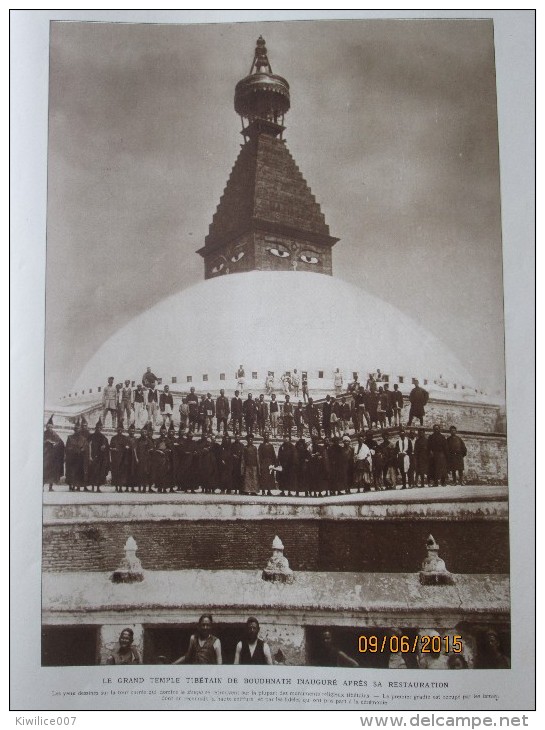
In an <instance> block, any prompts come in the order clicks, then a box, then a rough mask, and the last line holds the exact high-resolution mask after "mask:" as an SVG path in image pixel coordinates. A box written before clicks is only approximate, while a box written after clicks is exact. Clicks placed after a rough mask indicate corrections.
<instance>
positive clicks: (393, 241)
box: [46, 20, 504, 401]
mask: <svg viewBox="0 0 545 730" xmlns="http://www.w3.org/2000/svg"><path fill="white" fill-rule="evenodd" d="M260 34H262V35H263V36H264V37H265V39H266V41H267V48H268V51H269V60H270V62H271V65H272V68H273V71H274V72H275V73H278V74H280V75H282V76H285V77H286V78H287V80H288V81H289V83H290V88H291V98H292V108H291V110H290V112H289V113H288V114H287V116H286V126H287V130H286V133H285V139H286V141H287V144H288V147H289V149H290V152H291V153H292V155H293V157H294V158H295V160H296V162H297V164H298V166H299V167H300V169H301V171H302V173H303V175H304V177H305V178H306V179H307V181H308V183H309V185H310V186H311V188H312V191H313V193H314V194H315V196H316V199H317V201H318V202H319V203H320V205H321V207H322V211H323V212H324V214H325V217H326V222H327V223H328V224H329V226H330V232H331V235H333V236H336V237H338V238H340V239H341V240H340V241H339V243H338V244H337V245H336V246H335V248H334V251H333V273H334V276H337V277H339V278H342V279H344V280H346V281H349V282H351V283H354V284H357V285H359V286H361V287H363V288H365V289H366V290H367V291H368V292H370V293H371V294H374V295H376V296H379V297H382V298H383V299H385V300H387V301H389V302H391V303H392V304H394V305H395V306H397V307H399V308H400V309H402V310H403V311H405V312H406V313H407V314H409V315H410V316H412V317H413V318H414V319H416V320H417V321H419V322H420V323H421V324H422V325H423V326H424V327H426V328H427V329H429V330H430V331H431V332H432V333H433V334H434V335H435V336H437V337H439V338H440V339H442V340H443V341H444V342H445V343H446V344H447V345H448V346H449V347H450V349H451V350H452V351H453V353H454V354H455V355H456V356H457V357H458V358H459V359H460V361H461V362H462V363H463V364H464V365H465V366H466V367H467V368H468V369H469V370H470V371H471V372H472V373H473V374H474V376H475V378H476V380H477V381H478V383H479V384H481V385H482V386H483V387H485V388H489V389H491V390H496V389H498V388H503V378H504V356H503V307H502V269H501V231H500V202H499V168H498V139H497V124H496V96H495V76H494V46H493V27H492V23H491V22H490V21H475V20H440V21H438V20H431V21H430V20H371V21H344V22H342V21H341V22H326V21H315V22H304V21H299V22H292V23H271V22H269V23H244V24H233V25H221V26H219V25H210V26H205V25H201V26H182V25H144V24H143V25H131V24H101V23H53V24H52V26H51V53H50V113H49V161H48V224H47V291H46V401H47V400H50V399H52V398H55V397H56V396H58V395H61V394H64V393H66V392H67V391H68V390H69V389H70V387H71V385H72V384H73V382H74V381H75V380H76V378H77V376H78V374H79V372H80V371H81V369H82V368H83V366H84V365H85V363H86V362H87V360H88V359H89V358H90V357H91V356H92V355H93V354H94V352H95V351H96V350H97V349H98V347H99V346H100V345H101V344H102V343H103V342H104V340H105V339H106V338H107V337H109V336H110V335H112V334H113V333H114V332H115V331H116V330H117V329H118V328H119V327H121V326H122V325H124V324H125V323H127V322H128V321H129V320H130V319H132V318H133V317H134V316H136V315H137V314H139V313H141V312H142V311H144V310H146V309H148V308H149V307H150V306H152V305H154V304H156V303H157V302H158V301H159V300H161V299H162V298H164V297H165V296H168V295H170V294H173V293H175V292H177V291H179V290H181V289H183V288H186V287H187V286H190V285H191V284H193V283H196V282H198V281H201V280H202V278H203V262H202V259H201V257H200V256H198V255H196V254H195V253H194V252H195V250H196V249H198V248H200V247H201V246H202V245H203V243H204V237H205V235H206V234H207V232H208V226H209V224H210V221H211V219H212V215H213V213H214V211H215V209H216V206H217V204H218V202H219V198H220V196H221V194H222V192H223V189H224V187H225V184H226V181H227V178H228V176H229V173H230V171H231V168H232V166H233V164H234V162H235V159H236V157H237V154H238V151H239V147H240V143H241V142H242V137H241V135H240V134H239V130H240V120H239V119H238V117H237V115H236V114H235V112H234V110H233V94H234V87H235V84H236V82H237V81H238V80H239V79H240V78H242V77H243V76H245V75H247V73H248V71H249V69H250V65H251V62H252V58H253V50H254V47H255V41H256V38H257V37H258V36H259V35H260ZM294 306H296V302H295V304H294ZM339 307H340V311H341V310H342V302H339ZM380 326H381V323H380V322H378V323H377V327H380ZM371 336H372V335H371ZM415 347H417V344H415Z"/></svg>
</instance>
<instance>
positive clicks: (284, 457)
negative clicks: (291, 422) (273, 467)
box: [277, 435, 297, 496]
mask: <svg viewBox="0 0 545 730" xmlns="http://www.w3.org/2000/svg"><path fill="white" fill-rule="evenodd" d="M278 464H279V466H281V467H282V471H279V472H278V476H277V478H278V486H279V487H280V489H281V490H282V492H283V494H284V495H285V496H288V495H289V493H290V491H296V489H297V474H296V452H295V444H293V443H292V442H291V440H290V438H289V436H287V435H285V436H284V441H283V443H281V444H280V447H279V449H278Z"/></svg>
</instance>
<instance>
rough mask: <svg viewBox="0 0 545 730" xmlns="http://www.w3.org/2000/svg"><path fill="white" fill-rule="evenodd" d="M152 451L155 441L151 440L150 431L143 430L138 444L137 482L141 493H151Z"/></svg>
mask: <svg viewBox="0 0 545 730" xmlns="http://www.w3.org/2000/svg"><path fill="white" fill-rule="evenodd" d="M152 449H153V439H151V438H150V435H149V433H148V431H147V430H146V429H145V428H143V429H141V431H140V438H139V439H138V440H137V442H136V458H137V466H136V473H137V478H136V480H137V484H138V488H139V491H140V492H149V491H151V482H150V461H151V451H152Z"/></svg>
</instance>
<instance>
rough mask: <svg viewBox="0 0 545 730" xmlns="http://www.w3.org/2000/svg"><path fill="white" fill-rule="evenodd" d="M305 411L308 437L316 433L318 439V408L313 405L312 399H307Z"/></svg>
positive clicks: (319, 434) (319, 432) (319, 433)
mask: <svg viewBox="0 0 545 730" xmlns="http://www.w3.org/2000/svg"><path fill="white" fill-rule="evenodd" d="M305 411H306V416H307V425H308V432H309V435H310V436H312V434H313V433H314V432H315V431H316V434H317V436H318V438H320V436H321V431H320V411H319V410H318V407H317V406H316V405H315V404H314V400H313V399H312V398H309V399H308V403H307V405H306V407H305Z"/></svg>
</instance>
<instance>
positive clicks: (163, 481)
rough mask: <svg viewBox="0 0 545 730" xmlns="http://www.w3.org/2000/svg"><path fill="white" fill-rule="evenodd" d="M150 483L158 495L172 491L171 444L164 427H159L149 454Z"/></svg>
mask: <svg viewBox="0 0 545 730" xmlns="http://www.w3.org/2000/svg"><path fill="white" fill-rule="evenodd" d="M151 481H152V483H153V484H154V485H155V489H156V490H157V491H158V492H160V493H164V492H166V491H168V490H169V489H170V491H172V443H171V441H170V439H169V438H168V435H167V429H166V428H165V427H164V426H161V429H160V431H159V437H158V438H156V439H155V441H154V444H153V451H152V452H151Z"/></svg>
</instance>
